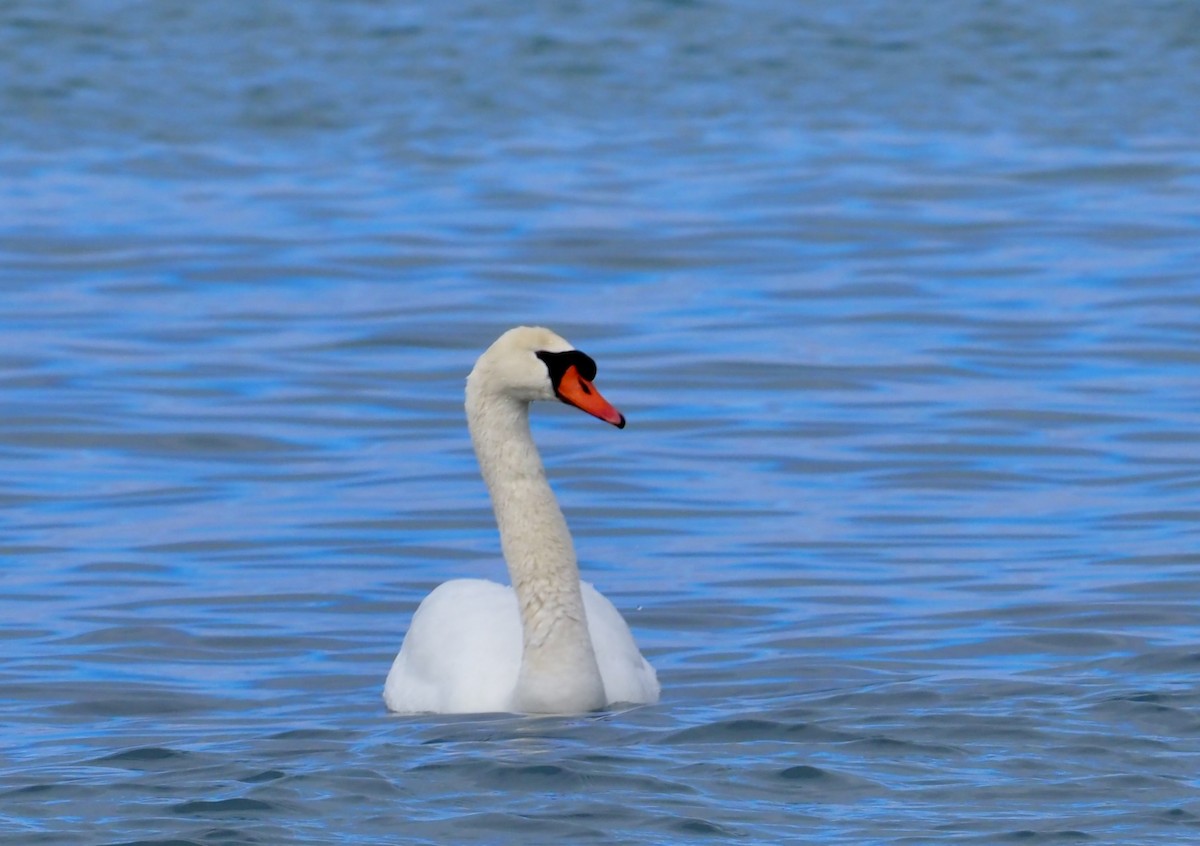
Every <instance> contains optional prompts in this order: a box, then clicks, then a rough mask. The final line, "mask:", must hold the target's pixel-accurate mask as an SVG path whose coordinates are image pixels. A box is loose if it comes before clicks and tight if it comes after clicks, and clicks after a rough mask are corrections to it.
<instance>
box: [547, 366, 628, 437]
mask: <svg viewBox="0 0 1200 846" xmlns="http://www.w3.org/2000/svg"><path fill="white" fill-rule="evenodd" d="M557 393H558V398H559V399H560V400H562V401H563V402H565V403H566V404H567V405H573V406H575V407H576V408H578V409H581V410H583V411H586V412H587V413H588V414H590V415H592V416H593V417H599V418H600V419H601V420H603V421H604V422H605V423H611V424H613V425H614V426H616V427H617V428H618V429H624V428H625V415H623V414H622V413H621V412H619V411H617V410H616V409H615V408H613V407H612V405H610V404H609V402H608V400H606V399H605V398H604V397H602V396H600V392H599V391H597V390H596V386H595V385H593V384H592V383H591V382H589V381H588V380H587V379H584V378H583V377H582V376H580V375H579V371H578V370H576V369H575V367H574V366H573V365H572V366H571V367H568V368H567V369H566V372H564V373H563V375H562V379H560V380H559V383H558V389H557Z"/></svg>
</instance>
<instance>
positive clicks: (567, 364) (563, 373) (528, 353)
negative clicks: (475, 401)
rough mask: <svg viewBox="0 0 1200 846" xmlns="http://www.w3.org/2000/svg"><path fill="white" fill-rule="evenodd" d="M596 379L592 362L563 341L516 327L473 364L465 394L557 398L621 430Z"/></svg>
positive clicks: (622, 425)
mask: <svg viewBox="0 0 1200 846" xmlns="http://www.w3.org/2000/svg"><path fill="white" fill-rule="evenodd" d="M595 378H596V362H595V361H593V360H592V359H591V357H590V356H589V355H587V354H586V353H583V352H580V351H579V350H577V349H575V348H574V347H573V346H571V344H570V343H568V342H567V341H566V340H565V339H564V338H562V337H560V336H559V335H556V334H555V333H553V332H551V331H550V330H549V329H545V328H543V327H541V326H518V327H516V328H515V329H509V330H508V331H507V332H505V333H504V334H503V335H501V336H500V337H499V338H497V339H496V341H495V343H493V344H492V345H491V346H490V347H488V348H487V351H486V352H484V354H483V355H481V356H480V357H479V360H478V361H476V362H475V369H474V370H472V371H471V375H470V376H468V377H467V390H468V391H472V390H474V391H480V392H483V393H499V394H504V395H506V396H508V397H511V398H513V399H517V400H520V401H522V402H536V401H538V400H555V399H557V400H560V401H562V402H564V403H566V404H567V405H573V406H575V407H576V408H578V409H580V410H582V411H586V412H587V413H588V414H591V415H592V416H593V417H598V418H600V419H601V420H603V421H604V422H606V423H611V424H612V425H614V426H616V427H617V428H618V429H624V428H625V416H624V415H623V414H621V412H619V411H617V410H616V409H615V408H613V407H612V405H610V404H609V402H608V400H606V399H605V398H604V397H603V396H601V395H600V392H599V391H598V390H596V386H595V385H593V384H592V380H593V379H595Z"/></svg>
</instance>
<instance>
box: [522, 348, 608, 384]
mask: <svg viewBox="0 0 1200 846" xmlns="http://www.w3.org/2000/svg"><path fill="white" fill-rule="evenodd" d="M536 355H537V357H538V358H540V359H541V360H542V362H543V363H544V364H545V365H546V369H547V370H548V371H550V384H551V385H553V386H554V389H555V390H556V391H557V390H558V386H559V383H560V382H562V377H563V374H564V373H566V372H567V370H569V369H570V368H571V367H574V368H575V370H576V371H578V373H579V375H580V376H582V377H583V378H584V379H587V380H588V381H589V382H590V381H592V380H593V379H595V378H596V362H595V361H593V360H592V357H591V356H590V355H588V354H587V353H582V352H580V351H579V350H567V351H566V352H546V351H545V350H539V351H538V352H537V353H536Z"/></svg>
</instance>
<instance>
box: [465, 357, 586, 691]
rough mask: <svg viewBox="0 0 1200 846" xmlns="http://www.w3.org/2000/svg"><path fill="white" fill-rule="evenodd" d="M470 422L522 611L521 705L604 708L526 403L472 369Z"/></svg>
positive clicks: (568, 552) (572, 569) (571, 563)
mask: <svg viewBox="0 0 1200 846" xmlns="http://www.w3.org/2000/svg"><path fill="white" fill-rule="evenodd" d="M467 422H468V425H469V428H470V431H471V441H472V443H473V445H474V447H475V455H476V457H477V458H478V460H479V467H480V470H481V472H482V474H483V479H484V482H485V483H486V484H487V488H488V493H489V494H490V495H491V499H492V508H493V510H494V511H495V515H496V524H497V527H498V528H499V530H500V543H501V548H502V549H503V552H504V560H505V563H506V564H507V565H508V572H509V576H510V578H511V579H512V585H513V590H514V591H515V592H516V596H517V604H518V606H519V608H520V613H521V628H522V637H523V651H522V658H521V671H520V675H519V679H518V682H517V690H516V692H515V697H516V706H517V708H518V710H522V711H529V712H563V713H566V712H578V711H585V710H593V709H595V708H600V707H603V706H604V704H605V701H604V688H603V682H602V681H601V679H600V671H599V667H598V665H597V663H596V656H595V651H594V649H593V647H592V642H591V636H590V635H589V633H588V626H587V617H586V615H585V612H584V606H583V594H582V589H581V586H580V583H579V566H578V563H577V562H576V558H575V547H574V544H573V543H572V540H571V533H570V531H569V530H568V528H567V522H566V519H565V518H564V517H563V513H562V510H561V509H560V508H559V506H558V501H557V499H556V498H555V496H554V492H553V491H552V490H551V488H550V484H549V482H548V481H547V479H546V471H545V468H544V467H543V465H542V460H541V456H540V455H539V454H538V450H537V447H536V445H535V444H534V442H533V435H532V433H531V432H530V428H529V403H528V402H525V401H522V400H519V399H516V398H514V397H511V396H508V395H505V394H503V393H491V392H488V391H486V390H485V389H484V388H483V386H481V385H479V384H478V382H477V381H476V379H475V374H472V377H471V379H468V382H467Z"/></svg>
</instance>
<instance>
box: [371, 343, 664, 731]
mask: <svg viewBox="0 0 1200 846" xmlns="http://www.w3.org/2000/svg"><path fill="white" fill-rule="evenodd" d="M595 378H596V363H595V362H594V361H592V359H591V358H589V357H588V356H587V355H585V354H584V353H582V352H579V351H578V350H576V349H575V348H574V347H572V346H571V345H570V344H568V343H567V342H566V341H565V340H563V339H562V338H560V337H559V336H558V335H556V334H554V333H553V332H551V331H550V330H548V329H542V328H535V327H528V326H520V327H517V328H516V329H510V330H509V331H507V332H505V333H504V334H503V335H501V336H500V338H499V339H498V340H497V341H496V342H495V343H494V344H492V345H491V346H490V347H489V348H488V350H487V352H485V353H484V354H483V355H482V356H480V357H479V360H478V361H477V362H476V363H475V368H474V369H473V370H472V371H471V375H470V376H468V377H467V424H468V426H469V427H470V430H471V441H472V443H474V445H475V455H476V457H477V458H478V459H479V467H480V470H481V471H482V472H483V479H484V481H485V482H486V483H487V487H488V491H489V493H490V494H491V497H492V508H493V509H494V510H495V512H496V523H497V525H498V526H499V529H500V543H501V548H502V549H503V551H504V560H505V561H506V562H507V564H508V572H509V576H510V577H511V578H512V583H513V587H505V586H503V585H498V584H496V583H495V582H488V581H484V580H482V579H456V580H455V581H451V582H446V583H444V584H442V585H439V586H438V587H437V588H435V589H434V591H433V592H432V593H430V594H429V596H427V597H425V599H424V600H423V601H422V602H421V604H420V606H419V607H418V608H417V611H416V613H415V614H414V615H413V619H412V625H411V626H410V627H409V629H408V634H407V636H405V638H404V643H403V645H402V646H401V647H400V654H398V655H397V656H396V660H395V661H394V662H393V664H392V669H391V671H390V672H389V673H388V677H387V682H386V683H385V684H384V688H383V699H384V701H385V702H386V703H387V706H388V708H390V709H391V710H393V711H400V712H403V713H415V712H428V711H433V712H438V713H484V712H493V711H510V712H518V713H534V714H546V713H552V714H577V713H583V712H585V711H594V710H596V709H598V708H603V707H605V706H607V705H613V704H615V703H618V702H628V703H652V702H657V701H658V693H659V686H658V678H657V676H656V675H655V673H654V668H653V667H651V666H650V664H649V663H647V661H646V659H645V658H643V657H642V655H641V653H640V652H638V648H637V644H636V643H634V641H633V635H632V634H631V633H630V631H629V627H628V626H627V625H626V624H625V620H624V619H622V618H621V615H620V613H619V612H618V611H617V609H616V608H614V607H613V604H612V603H611V602H609V601H608V600H607V599H605V598H604V597H603V596H602V595H601V594H600V593H599V592H598V591H597V590H596V589H595V588H593V587H592V586H591V585H589V584H584V583H581V582H580V581H579V567H578V565H577V564H576V560H575V548H574V545H573V544H572V542H571V533H570V532H569V531H568V530H567V523H566V520H564V519H563V515H562V511H560V510H559V507H558V501H557V500H556V499H555V498H554V492H553V491H551V490H550V485H549V483H548V482H547V481H546V471H545V470H544V469H543V467H542V460H541V458H540V457H539V455H538V451H537V447H536V446H535V445H534V443H533V438H532V436H531V435H530V432H529V404H530V402H532V401H534V400H552V399H555V398H558V399H560V400H562V401H563V402H565V403H567V404H569V405H573V406H575V407H577V408H580V409H582V410H584V411H586V412H588V413H589V414H592V415H594V416H596V417H599V418H600V419H601V420H604V421H606V422H608V423H611V424H613V425H614V426H616V427H617V428H624V426H625V418H624V417H623V416H622V415H621V413H620V412H618V411H617V410H616V409H615V408H613V407H612V406H611V405H609V403H608V401H607V400H605V399H604V397H602V396H601V395H600V392H599V391H597V390H596V388H595V387H594V386H593V385H592V382H591V380H592V379H595Z"/></svg>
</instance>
